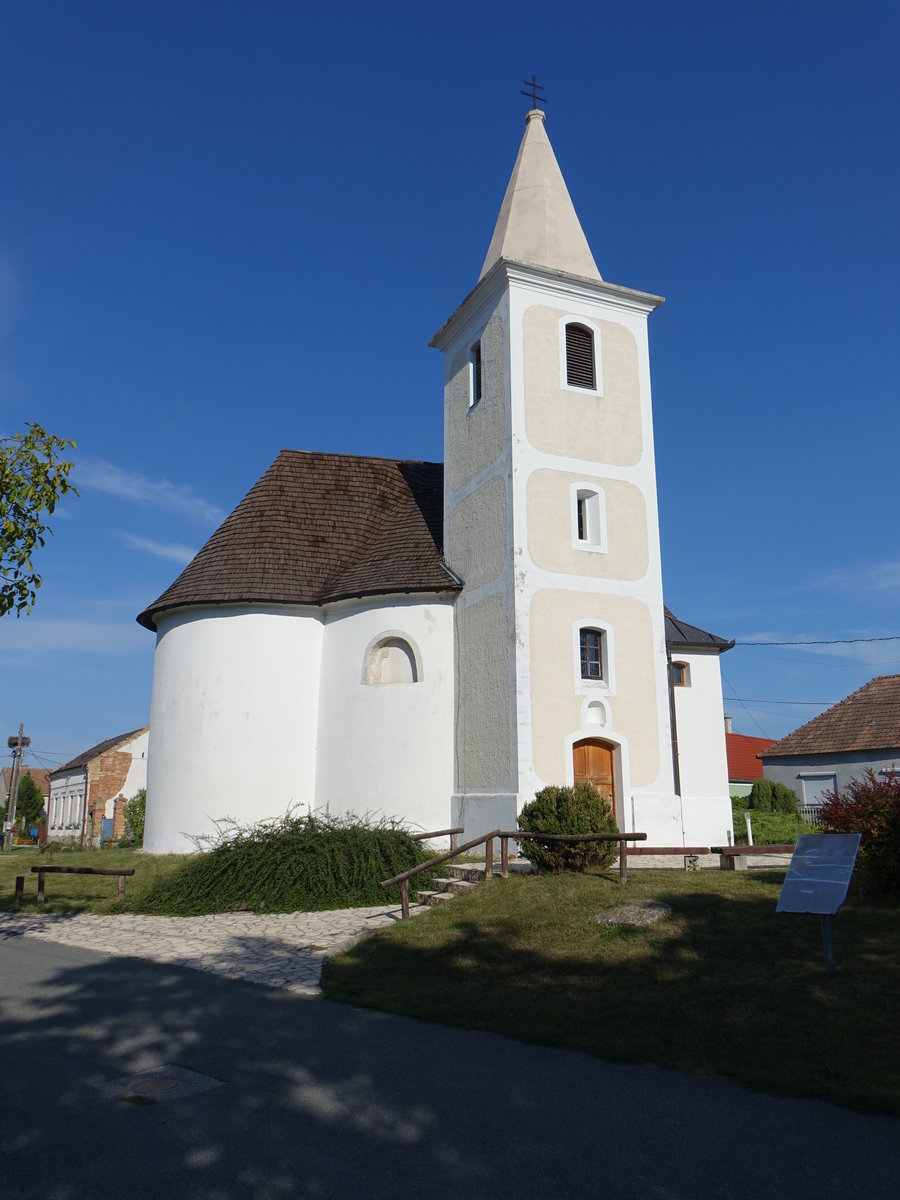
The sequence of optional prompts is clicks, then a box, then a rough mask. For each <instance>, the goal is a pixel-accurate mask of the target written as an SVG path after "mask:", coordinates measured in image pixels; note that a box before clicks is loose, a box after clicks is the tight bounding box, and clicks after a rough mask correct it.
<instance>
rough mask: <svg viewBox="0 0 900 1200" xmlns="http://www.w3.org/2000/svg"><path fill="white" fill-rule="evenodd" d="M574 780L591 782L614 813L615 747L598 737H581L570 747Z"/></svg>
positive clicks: (615, 814) (614, 813)
mask: <svg viewBox="0 0 900 1200" xmlns="http://www.w3.org/2000/svg"><path fill="white" fill-rule="evenodd" d="M572 760H573V765H574V767H575V782H576V783H581V782H582V780H586V781H587V782H588V783H592V784H593V785H594V787H595V788H596V789H597V791H598V792H599V793H600V795H601V796H603V797H605V799H606V800H607V801H608V802H609V807H610V808H611V809H612V811H613V815H614V816H618V814H617V813H616V773H615V747H614V746H611V745H610V744H609V742H604V741H601V740H600V738H583V739H582V740H581V741H580V742H576V743H575V745H574V746H573V747H572Z"/></svg>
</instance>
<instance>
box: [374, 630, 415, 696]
mask: <svg viewBox="0 0 900 1200" xmlns="http://www.w3.org/2000/svg"><path fill="white" fill-rule="evenodd" d="M421 675H422V673H421V668H420V664H419V656H418V654H417V652H416V650H415V647H414V646H412V645H411V644H410V643H409V642H408V641H407V640H406V639H405V638H403V637H400V636H398V635H397V634H388V635H382V636H381V637H379V638H376V639H375V640H374V641H373V642H370V643H369V645H368V647H367V649H366V654H365V658H364V661H363V676H362V681H363V683H366V684H384V683H418V682H419V680H420V679H421Z"/></svg>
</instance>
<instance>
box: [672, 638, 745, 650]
mask: <svg viewBox="0 0 900 1200" xmlns="http://www.w3.org/2000/svg"><path fill="white" fill-rule="evenodd" d="M666 645H667V646H668V648H669V649H670V650H676V649H680V650H715V652H716V653H717V654H724V653H725V651H726V650H733V649H734V646H735V640H734V638H732V639H731V641H730V642H726V641H725V639H724V638H717V639H716V640H715V641H714V642H683V641H680V640H678V641H674V640H671V639H669V638H666Z"/></svg>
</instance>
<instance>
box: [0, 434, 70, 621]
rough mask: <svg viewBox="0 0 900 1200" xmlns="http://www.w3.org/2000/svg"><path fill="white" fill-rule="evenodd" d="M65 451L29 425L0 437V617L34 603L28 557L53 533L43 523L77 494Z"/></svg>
mask: <svg viewBox="0 0 900 1200" xmlns="http://www.w3.org/2000/svg"><path fill="white" fill-rule="evenodd" d="M70 446H71V447H73V448H74V446H75V443H74V442H71V441H68V440H66V439H65V438H58V437H55V436H54V435H53V434H52V433H47V431H46V430H45V429H42V428H41V426H40V425H35V424H33V423H32V424H29V425H28V429H27V432H26V433H17V434H15V436H13V437H8V438H0V503H2V512H0V522H2V526H0V617H2V616H5V615H6V614H7V613H8V612H11V611H12V610H13V609H15V611H16V615H17V616H19V615H20V614H21V613H22V612H23V611H24V612H30V611H31V607H32V605H33V604H34V601H35V598H36V595H37V589H38V588H39V587H40V586H41V577H40V575H38V574H37V572H36V571H35V569H34V566H33V564H32V561H31V558H32V555H33V553H34V551H35V549H36V548H38V547H40V546H43V545H44V543H45V541H46V537H45V535H46V534H48V533H51V532H52V530H50V529H49V528H48V527H47V525H46V524H45V523H44V521H45V519H46V517H47V516H49V515H50V514H51V513H52V512H53V510H54V509H55V508H56V504H57V501H58V500H59V499H60V498H61V497H62V496H65V495H67V493H69V492H74V493H75V494H76V495H77V494H78V489H77V488H75V487H74V486H73V485H72V484H71V483H70V482H69V472H70V471H71V470H72V467H73V466H74V463H72V462H65V461H63V459H62V452H63V451H65V450H66V449H67V448H68V447H70Z"/></svg>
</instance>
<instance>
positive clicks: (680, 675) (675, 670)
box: [672, 662, 691, 687]
mask: <svg viewBox="0 0 900 1200" xmlns="http://www.w3.org/2000/svg"><path fill="white" fill-rule="evenodd" d="M672 686H673V687H690V686H691V668H690V666H689V664H688V663H684V662H673V663H672Z"/></svg>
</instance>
